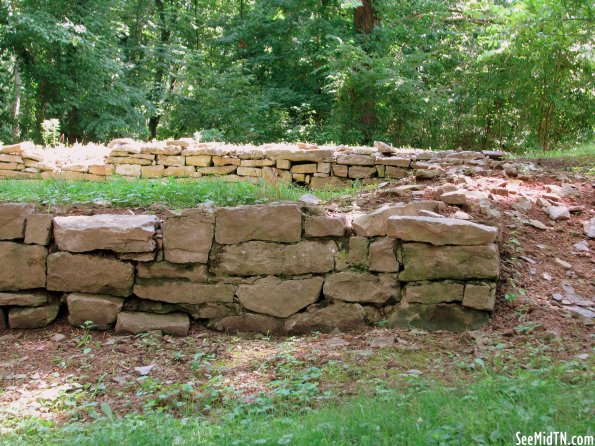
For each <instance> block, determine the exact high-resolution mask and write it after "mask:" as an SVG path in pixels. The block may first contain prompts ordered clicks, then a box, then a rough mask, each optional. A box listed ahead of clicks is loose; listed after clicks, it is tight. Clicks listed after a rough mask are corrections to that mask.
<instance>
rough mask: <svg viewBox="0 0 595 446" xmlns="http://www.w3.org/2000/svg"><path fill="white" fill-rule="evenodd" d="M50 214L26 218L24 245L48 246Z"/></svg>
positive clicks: (50, 224) (51, 218)
mask: <svg viewBox="0 0 595 446" xmlns="http://www.w3.org/2000/svg"><path fill="white" fill-rule="evenodd" d="M53 219H54V217H52V216H51V215H50V214H31V215H29V216H28V217H27V225H26V228H25V243H27V244H30V245H48V244H49V243H50V238H51V235H52V221H53Z"/></svg>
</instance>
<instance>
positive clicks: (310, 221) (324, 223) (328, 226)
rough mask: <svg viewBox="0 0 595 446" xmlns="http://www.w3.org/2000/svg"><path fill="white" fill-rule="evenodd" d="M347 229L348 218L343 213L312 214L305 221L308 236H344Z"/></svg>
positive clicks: (305, 230)
mask: <svg viewBox="0 0 595 446" xmlns="http://www.w3.org/2000/svg"><path fill="white" fill-rule="evenodd" d="M346 229H347V219H346V218H345V216H343V215H338V216H326V215H310V216H308V217H306V220H305V222H304V233H305V235H306V237H343V236H344V235H345V230H346Z"/></svg>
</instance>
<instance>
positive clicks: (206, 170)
mask: <svg viewBox="0 0 595 446" xmlns="http://www.w3.org/2000/svg"><path fill="white" fill-rule="evenodd" d="M236 169H238V167H237V166H235V165H231V166H212V167H199V168H197V169H196V171H197V172H200V173H201V174H203V175H229V174H232V173H234V172H235V171H236Z"/></svg>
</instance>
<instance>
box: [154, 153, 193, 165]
mask: <svg viewBox="0 0 595 446" xmlns="http://www.w3.org/2000/svg"><path fill="white" fill-rule="evenodd" d="M157 164H162V165H164V166H176V167H182V166H184V165H186V157H185V156H182V155H157Z"/></svg>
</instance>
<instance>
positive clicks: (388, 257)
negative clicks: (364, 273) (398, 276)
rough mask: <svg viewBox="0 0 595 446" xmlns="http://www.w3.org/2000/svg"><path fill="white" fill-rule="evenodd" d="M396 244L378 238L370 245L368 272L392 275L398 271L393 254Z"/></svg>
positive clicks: (387, 239)
mask: <svg viewBox="0 0 595 446" xmlns="http://www.w3.org/2000/svg"><path fill="white" fill-rule="evenodd" d="M396 245H397V242H396V241H395V240H394V239H392V238H390V237H384V238H380V239H378V240H376V241H374V242H372V243H370V248H369V259H370V266H369V270H370V271H378V272H385V273H393V272H397V271H399V262H398V261H397V257H396V254H395V249H396Z"/></svg>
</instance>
